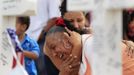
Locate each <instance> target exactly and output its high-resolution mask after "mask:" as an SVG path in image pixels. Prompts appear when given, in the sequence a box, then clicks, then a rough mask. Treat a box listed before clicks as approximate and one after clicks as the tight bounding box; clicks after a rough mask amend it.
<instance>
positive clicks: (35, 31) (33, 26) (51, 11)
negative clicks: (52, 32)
mask: <svg viewBox="0 0 134 75" xmlns="http://www.w3.org/2000/svg"><path fill="white" fill-rule="evenodd" d="M59 5H60V1H59V0H37V15H36V16H31V17H30V21H31V22H30V27H29V29H28V31H27V34H28V35H29V36H30V37H31V38H33V39H35V40H38V37H39V35H40V33H41V31H42V29H43V27H44V26H45V25H46V23H47V21H48V20H49V19H50V18H53V17H59V16H60V11H59Z"/></svg>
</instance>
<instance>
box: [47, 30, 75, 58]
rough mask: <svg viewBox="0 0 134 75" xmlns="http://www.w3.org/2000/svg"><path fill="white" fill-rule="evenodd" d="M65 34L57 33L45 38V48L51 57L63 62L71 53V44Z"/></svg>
mask: <svg viewBox="0 0 134 75" xmlns="http://www.w3.org/2000/svg"><path fill="white" fill-rule="evenodd" d="M65 34H67V33H65V32H63V33H61V32H57V33H55V34H52V35H56V37H54V36H51V35H49V36H48V37H46V46H47V48H48V49H49V51H51V53H52V55H53V56H55V57H58V58H60V59H62V60H65V59H66V58H67V57H68V56H69V55H70V54H71V52H72V47H73V46H72V44H71V42H70V41H69V39H68V38H67V35H65ZM57 36H58V37H57Z"/></svg>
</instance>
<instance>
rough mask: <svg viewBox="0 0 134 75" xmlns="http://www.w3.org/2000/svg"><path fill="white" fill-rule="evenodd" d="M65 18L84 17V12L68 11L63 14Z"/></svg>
mask: <svg viewBox="0 0 134 75" xmlns="http://www.w3.org/2000/svg"><path fill="white" fill-rule="evenodd" d="M64 18H65V19H73V18H84V14H83V12H81V11H69V12H66V13H65V15H64Z"/></svg>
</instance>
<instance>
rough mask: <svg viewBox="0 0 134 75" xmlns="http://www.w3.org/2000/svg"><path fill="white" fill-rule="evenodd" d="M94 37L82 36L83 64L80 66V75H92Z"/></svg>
mask: <svg viewBox="0 0 134 75" xmlns="http://www.w3.org/2000/svg"><path fill="white" fill-rule="evenodd" d="M92 42H93V37H92V35H89V34H84V35H82V45H83V49H82V63H81V65H80V70H79V75H91V67H90V61H91V56H90V55H91V50H92Z"/></svg>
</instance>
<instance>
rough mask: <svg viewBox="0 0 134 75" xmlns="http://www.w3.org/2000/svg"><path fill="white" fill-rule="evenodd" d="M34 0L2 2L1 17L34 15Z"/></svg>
mask: <svg viewBox="0 0 134 75" xmlns="http://www.w3.org/2000/svg"><path fill="white" fill-rule="evenodd" d="M36 7H37V2H36V0H2V10H1V12H2V15H4V16H9V15H10V16H13V15H35V14H36V11H35V10H36Z"/></svg>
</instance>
